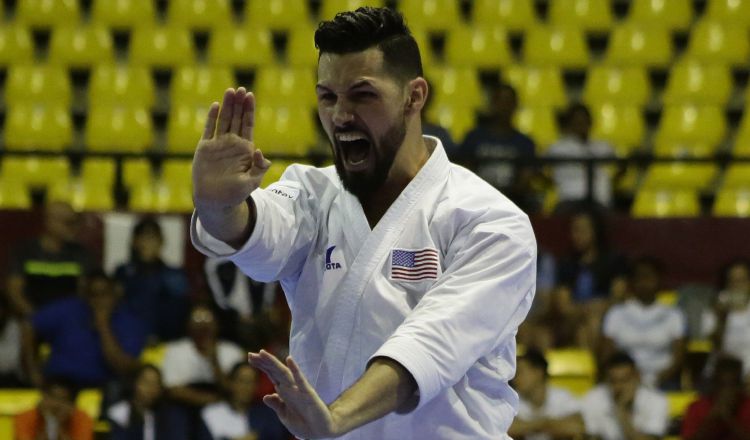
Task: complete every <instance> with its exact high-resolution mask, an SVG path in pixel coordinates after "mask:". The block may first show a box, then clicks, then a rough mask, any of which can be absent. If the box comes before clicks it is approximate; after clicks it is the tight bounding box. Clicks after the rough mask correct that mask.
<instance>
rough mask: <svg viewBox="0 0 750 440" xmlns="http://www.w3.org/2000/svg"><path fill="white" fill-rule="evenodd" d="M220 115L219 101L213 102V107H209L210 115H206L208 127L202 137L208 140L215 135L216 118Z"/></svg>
mask: <svg viewBox="0 0 750 440" xmlns="http://www.w3.org/2000/svg"><path fill="white" fill-rule="evenodd" d="M218 117H219V103H218V102H212V103H211V107H209V108H208V115H207V116H206V127H205V128H204V129H203V136H202V137H201V139H204V140H207V139H211V138H212V137H214V131H216V118H218Z"/></svg>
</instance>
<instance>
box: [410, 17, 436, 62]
mask: <svg viewBox="0 0 750 440" xmlns="http://www.w3.org/2000/svg"><path fill="white" fill-rule="evenodd" d="M409 29H410V30H411V35H412V36H413V37H414V39H415V40H416V41H417V46H419V55H420V57H421V58H422V68H423V69H424V70H430V69H432V68H434V67H435V65H436V64H437V61H436V58H437V56H436V55H435V50H434V48H433V47H432V44H431V42H430V35H429V32H427V31H426V30H424V29H421V28H418V27H410V28H409Z"/></svg>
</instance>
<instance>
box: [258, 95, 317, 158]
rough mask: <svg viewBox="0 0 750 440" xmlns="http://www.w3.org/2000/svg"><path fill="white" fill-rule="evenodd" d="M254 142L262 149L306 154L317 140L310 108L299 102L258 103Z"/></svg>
mask: <svg viewBox="0 0 750 440" xmlns="http://www.w3.org/2000/svg"><path fill="white" fill-rule="evenodd" d="M255 121H256V124H255V126H256V129H255V132H254V133H253V136H254V140H255V144H256V145H258V147H259V148H261V149H262V150H263V151H266V152H271V151H272V152H274V153H279V154H292V155H299V156H303V155H306V154H307V153H308V152H309V149H310V147H311V146H313V145H315V143H316V141H317V132H316V128H315V120H314V118H313V113H312V111H311V110H309V109H308V108H305V107H300V106H299V105H297V106H294V105H291V106H270V105H264V106H258V108H257V109H256V111H255Z"/></svg>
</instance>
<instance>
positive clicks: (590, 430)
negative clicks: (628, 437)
mask: <svg viewBox="0 0 750 440" xmlns="http://www.w3.org/2000/svg"><path fill="white" fill-rule="evenodd" d="M581 415H582V416H583V423H584V425H585V426H586V434H588V435H592V436H597V437H600V438H601V439H602V440H625V436H624V434H623V432H622V428H621V427H620V422H619V421H618V420H617V415H616V414H615V402H614V399H613V397H612V393H611V392H610V390H609V387H607V386H606V385H599V386H597V387H596V388H594V389H593V390H591V391H589V392H588V393H587V394H586V395H585V396H584V397H583V401H582V404H581ZM632 417H633V418H632V420H631V422H632V424H633V428H635V429H636V431H638V432H641V433H643V434H648V435H653V436H656V437H662V436H664V435H665V434H666V433H667V428H668V425H669V406H668V403H667V398H666V396H665V395H664V394H663V393H661V392H659V391H656V390H652V389H650V388H646V387H645V386H639V387H638V389H637V390H636V392H635V399H634V400H633V414H632Z"/></svg>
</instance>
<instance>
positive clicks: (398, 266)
mask: <svg viewBox="0 0 750 440" xmlns="http://www.w3.org/2000/svg"><path fill="white" fill-rule="evenodd" d="M439 266H440V260H439V254H438V251H437V250H436V249H433V248H425V249H416V250H415V249H393V250H392V251H391V279H392V280H405V281H421V280H435V279H437V277H438V268H439Z"/></svg>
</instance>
